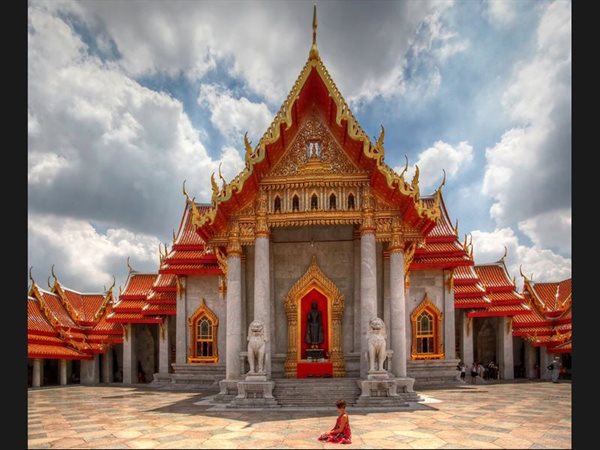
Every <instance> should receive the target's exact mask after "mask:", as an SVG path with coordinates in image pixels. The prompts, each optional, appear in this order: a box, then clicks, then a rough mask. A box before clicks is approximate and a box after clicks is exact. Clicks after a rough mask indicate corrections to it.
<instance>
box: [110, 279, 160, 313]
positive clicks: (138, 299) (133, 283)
mask: <svg viewBox="0 0 600 450" xmlns="http://www.w3.org/2000/svg"><path fill="white" fill-rule="evenodd" d="M157 277H158V275H157V274H155V273H139V272H136V271H134V270H132V269H131V268H130V270H129V275H128V277H127V282H126V283H125V289H123V291H122V292H121V293H120V294H119V301H118V302H117V303H116V304H115V305H114V306H113V309H112V312H111V313H110V314H109V315H108V316H107V321H108V322H113V323H162V317H160V316H158V315H151V314H148V315H145V314H144V313H143V309H144V307H145V306H146V300H147V298H148V296H149V295H150V294H151V292H152V286H154V282H155V281H156V278H157Z"/></svg>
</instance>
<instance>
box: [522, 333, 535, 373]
mask: <svg viewBox="0 0 600 450" xmlns="http://www.w3.org/2000/svg"><path fill="white" fill-rule="evenodd" d="M523 345H524V346H525V377H526V378H536V370H535V363H536V359H537V358H536V348H535V347H534V346H533V345H531V343H529V342H527V341H524V342H523Z"/></svg>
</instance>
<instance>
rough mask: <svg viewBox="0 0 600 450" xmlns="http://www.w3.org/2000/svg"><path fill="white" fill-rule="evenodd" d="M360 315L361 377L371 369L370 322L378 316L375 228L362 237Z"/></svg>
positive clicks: (365, 231) (366, 231)
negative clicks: (369, 351) (368, 340)
mask: <svg viewBox="0 0 600 450" xmlns="http://www.w3.org/2000/svg"><path fill="white" fill-rule="evenodd" d="M360 315H361V317H360V335H361V339H360V344H361V345H360V377H361V378H366V377H367V372H368V370H369V357H368V348H369V347H368V344H367V336H368V332H369V322H370V321H371V319H374V318H375V317H377V261H376V258H375V232H374V230H364V231H363V232H362V235H361V237H360ZM394 360H396V358H394Z"/></svg>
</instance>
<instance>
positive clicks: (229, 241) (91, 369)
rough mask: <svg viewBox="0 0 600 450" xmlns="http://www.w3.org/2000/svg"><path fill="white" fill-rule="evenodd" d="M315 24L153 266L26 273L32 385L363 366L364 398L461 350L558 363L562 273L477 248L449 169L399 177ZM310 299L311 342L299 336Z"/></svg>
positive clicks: (252, 381) (503, 370)
mask: <svg viewBox="0 0 600 450" xmlns="http://www.w3.org/2000/svg"><path fill="white" fill-rule="evenodd" d="M316 30H317V21H316V13H315V16H314V20H313V43H312V46H311V48H310V51H309V56H308V60H307V61H306V64H305V65H304V67H303V68H302V70H301V72H300V75H299V76H298V78H297V80H296V82H295V83H294V85H293V87H292V89H291V91H290V93H289V95H288V96H287V98H286V100H285V101H284V103H283V105H282V106H281V108H280V110H279V111H278V112H277V114H276V115H275V117H274V119H273V121H272V123H271V125H270V126H269V127H268V129H267V130H266V132H265V133H264V135H263V136H262V137H261V138H260V140H259V141H258V143H257V144H256V145H252V143H251V142H250V141H249V140H248V138H247V137H245V139H244V154H245V167H244V169H243V170H242V171H241V172H240V173H239V174H238V175H237V176H236V177H235V178H233V179H232V180H231V181H230V182H226V180H224V179H223V177H222V176H221V174H220V171H219V178H220V182H217V181H216V179H215V176H214V174H213V176H212V177H211V180H210V182H211V186H212V196H211V200H210V203H207V204H203V203H198V202H196V201H195V200H194V199H193V198H190V196H189V195H188V193H187V191H186V188H185V182H184V185H183V193H184V196H185V204H184V207H183V214H182V218H181V221H180V225H179V228H178V231H177V232H176V233H174V236H173V241H172V244H171V246H170V248H168V247H167V246H165V247H164V248H161V249H160V251H159V253H160V257H159V266H158V270H157V273H140V272H137V271H136V270H134V269H133V268H132V267H131V265H129V262H128V267H129V276H128V279H127V282H126V285H125V286H124V288H123V290H122V291H120V292H119V296H118V300H115V299H113V295H112V288H110V289H109V290H108V291H106V292H104V293H103V294H80V293H77V292H75V291H72V290H69V289H66V288H64V287H62V286H61V285H60V283H59V282H58V279H56V277H55V282H54V285H53V286H52V288H51V290H50V291H45V290H43V289H41V288H39V286H38V285H37V284H36V283H35V282H33V280H32V286H31V288H30V289H29V295H28V318H29V321H28V342H29V347H28V355H29V358H30V366H31V367H32V373H33V375H32V385H33V386H39V385H41V384H44V383H45V381H44V382H43V381H42V380H45V377H43V376H42V375H40V374H41V373H42V371H43V373H44V374H46V373H48V372H49V371H52V370H54V369H53V368H52V366H49V364H50V362H51V361H54V362H53V363H52V364H55V365H57V366H59V368H60V370H59V369H58V368H57V369H56V370H57V373H59V377H58V378H57V380H58V382H60V383H61V384H65V383H67V382H70V381H68V380H71V379H72V377H70V376H69V374H71V373H75V372H74V369H73V367H75V366H74V365H73V363H72V361H77V364H78V366H79V368H80V376H79V377H78V378H80V381H81V382H82V383H84V382H87V383H97V382H100V374H102V375H103V377H102V381H104V382H113V381H122V382H123V383H125V384H131V383H138V382H152V383H154V384H156V385H160V386H166V385H168V386H172V387H173V388H175V387H176V386H182V385H183V386H187V387H190V386H203V387H213V388H214V389H215V390H218V391H219V395H218V396H217V398H218V399H219V400H220V401H222V402H225V403H231V404H234V403H235V400H236V398H237V399H238V400H240V399H246V398H257V397H258V398H261V396H263V397H264V398H266V399H267V400H269V401H268V402H266V404H270V403H273V402H270V400H271V398H272V399H273V401H274V402H275V403H279V404H285V403H286V401H288V402H291V403H293V402H294V401H298V399H296V400H294V399H292V398H291V397H289V395H288V394H289V393H286V389H285V388H284V387H285V386H290V384H289V383H294V382H295V383H298V384H297V386H301V385H302V383H303V380H304V379H305V378H309V377H310V378H319V379H324V380H323V382H324V383H329V384H327V386H329V389H330V390H331V389H332V388H331V386H354V388H352V389H355V390H352V389H351V388H350V387H348V388H347V389H349V390H348V391H347V392H352V394H351V395H355V396H356V398H355V399H354V400H356V401H358V398H359V396H360V398H363V397H368V395H369V394H368V393H365V389H367V390H368V389H371V391H372V390H373V389H375V388H374V387H373V386H374V385H369V384H361V383H363V382H369V381H373V380H376V381H377V383H379V384H378V385H381V384H386V383H388V384H389V386H388V387H387V388H386V389H387V390H385V389H384V391H385V392H384V393H383V394H382V395H380V394H377V396H376V397H373V399H376V398H378V397H382V398H387V399H388V400H389V401H391V398H392V397H394V398H395V397H396V395H397V394H396V393H400V394H406V395H405V396H404V398H405V399H409V398H411V397H410V394H411V393H412V392H413V391H412V389H413V386H414V388H417V389H418V388H419V387H420V386H425V385H427V384H445V383H449V384H451V383H455V382H456V380H457V370H456V366H457V363H458V362H459V361H460V360H462V361H464V363H465V364H467V365H470V364H471V363H472V362H473V361H474V360H477V361H480V362H482V363H486V364H487V363H488V362H489V361H495V362H496V363H497V364H498V365H499V367H500V371H499V376H500V378H502V379H512V378H514V377H529V378H546V377H548V376H549V374H548V373H547V371H546V370H545V367H546V366H547V364H546V361H548V359H549V358H550V357H551V356H552V355H553V354H559V355H564V356H563V358H566V359H565V362H567V363H568V364H565V366H567V367H570V359H569V358H570V352H571V301H572V300H571V280H570V279H569V280H564V281H561V282H556V283H534V282H533V281H532V280H531V279H529V278H527V277H525V276H523V277H524V288H523V290H522V292H518V290H517V287H516V283H515V280H514V279H511V277H510V275H509V273H508V272H507V269H506V266H505V264H504V258H505V256H506V254H505V255H504V256H503V257H502V258H501V259H500V260H499V261H497V262H494V263H490V264H482V265H475V264H474V260H473V248H472V243H469V242H468V238H467V237H465V239H464V241H462V242H461V240H460V239H459V237H458V236H459V235H458V223H456V224H455V225H453V224H452V223H453V222H452V220H451V218H450V215H449V213H448V211H447V209H446V206H445V203H444V198H443V186H444V184H445V176H444V181H443V182H442V184H441V185H440V186H439V188H438V189H437V190H435V192H433V193H431V194H430V195H422V193H421V192H420V188H419V168H418V167H417V168H416V173H415V175H414V177H413V178H412V180H407V179H405V177H404V175H405V173H406V168H407V167H408V161H407V166H406V168H405V169H404V170H403V171H402V172H401V173H396V172H395V171H394V170H393V169H392V168H391V167H390V166H388V165H387V164H386V163H385V160H384V156H385V145H384V137H385V130H384V128H383V126H382V127H381V132H380V135H379V137H378V138H377V140H376V141H374V142H373V141H372V140H371V139H370V138H369V137H368V136H367V134H366V133H365V132H364V131H363V129H362V128H361V127H360V125H359V124H358V122H357V121H356V119H355V118H354V116H353V114H352V112H351V111H350V108H349V106H348V104H347V103H346V101H345V100H344V98H343V97H342V95H341V93H340V91H339V90H338V88H337V87H336V85H335V83H334V81H333V79H332V78H331V76H330V74H329V72H328V71H327V68H326V67H325V65H324V63H323V61H322V59H321V57H320V54H319V50H318V48H317V45H316ZM313 303H316V305H317V308H318V311H319V313H320V315H319V317H320V321H321V324H320V326H321V328H322V332H323V338H322V342H320V343H319V344H316V343H314V342H308V341H307V338H306V335H307V314H308V313H309V311H310V310H311V308H312V304H313ZM314 317H316V315H314ZM374 318H380V319H382V321H383V324H384V325H385V335H384V336H385V339H386V340H385V345H386V349H385V363H384V367H383V368H381V367H380V368H379V369H377V370H374V369H373V367H370V365H369V352H371V351H374V350H373V348H372V341H371V336H372V334H373V329H372V324H371V321H372V319H374ZM254 321H258V322H260V323H261V324H262V325H263V326H264V330H263V331H262V333H263V334H264V337H266V340H264V355H265V356H264V369H263V371H262V372H261V373H260V374H259V375H255V374H253V373H251V372H249V362H248V359H249V357H250V356H251V355H249V354H248V353H249V351H247V350H248V348H250V347H249V346H248V342H250V337H251V336H250V335H249V326H250V324H251V323H252V322H254ZM315 329H316V328H315ZM247 346H248V348H247ZM100 355H103V359H101V358H100ZM41 361H46V363H44V364H42V362H41ZM56 361H58V362H56ZM67 364H68V365H67ZM329 378H330V379H331V380H329V381H327V380H325V379H329ZM294 380H295V381H294ZM49 382H50V383H52V381H49ZM286 383H287V384H286ZM332 383H333V384H332ZM357 383H358V384H357ZM413 383H414V385H413ZM357 386H359V387H360V388H359V387H357ZM365 386H366V387H365ZM333 391H334V393H335V389H333ZM248 392H253V394H252V395H248ZM257 393H258V394H257ZM373 399H371V400H373ZM363 400H364V399H363ZM371 400H369V402H370V403H369V402H367V403H365V404H369V405H371V404H377V402H378V401H381V402H385V401H387V400H385V401H384V400H373V401H371ZM240 401H241V400H240ZM327 401H329V400H327ZM364 401H365V402H366V401H367V400H364ZM373 402H375V403H373ZM241 404H248V403H247V402H246V403H243V402H242V403H241Z"/></svg>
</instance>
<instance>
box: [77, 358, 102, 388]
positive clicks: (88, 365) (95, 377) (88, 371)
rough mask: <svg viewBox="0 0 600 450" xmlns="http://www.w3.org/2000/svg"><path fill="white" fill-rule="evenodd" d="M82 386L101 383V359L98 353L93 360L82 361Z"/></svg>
mask: <svg viewBox="0 0 600 450" xmlns="http://www.w3.org/2000/svg"><path fill="white" fill-rule="evenodd" d="M79 378H80V380H81V384H87V385H91V384H98V383H99V382H100V357H99V355H98V354H97V353H96V354H94V358H93V359H88V360H82V361H81V366H80V376H79Z"/></svg>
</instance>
